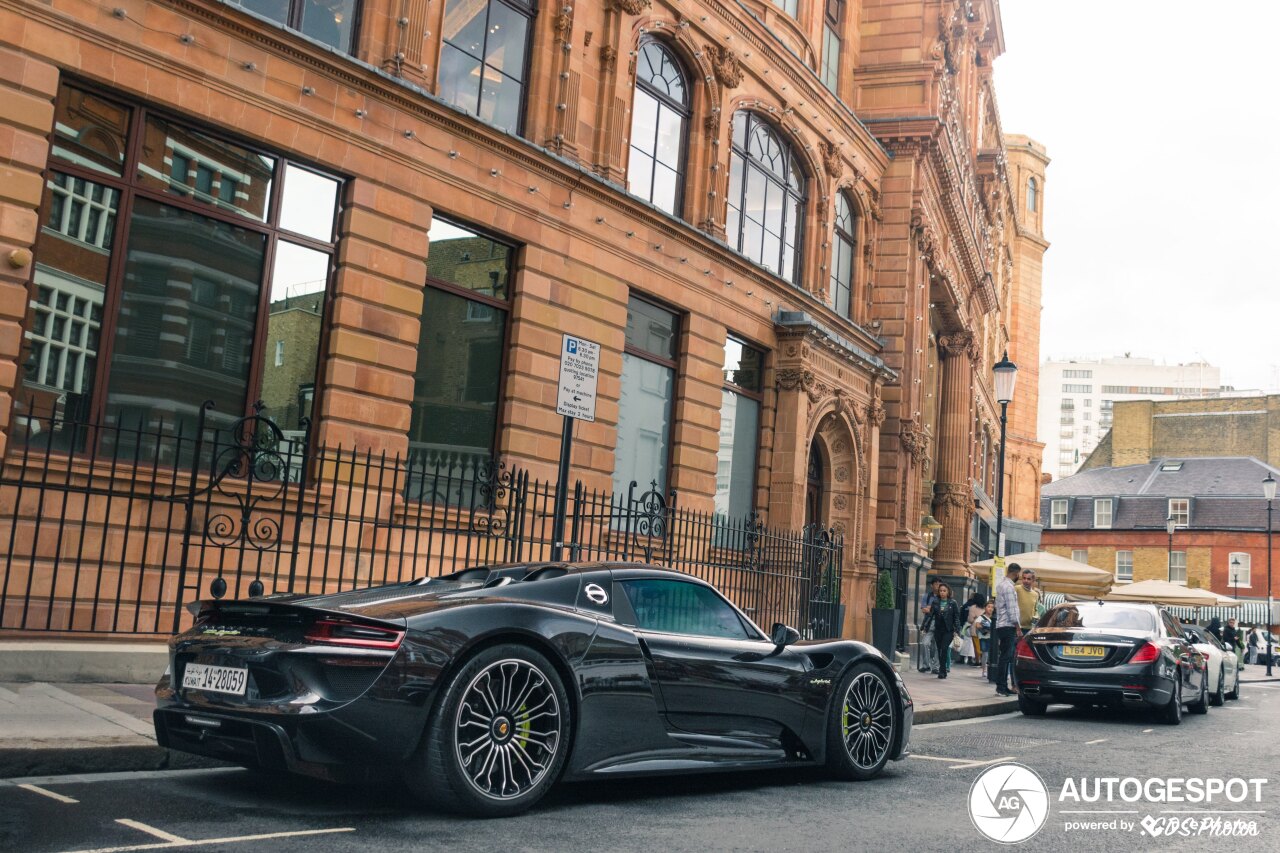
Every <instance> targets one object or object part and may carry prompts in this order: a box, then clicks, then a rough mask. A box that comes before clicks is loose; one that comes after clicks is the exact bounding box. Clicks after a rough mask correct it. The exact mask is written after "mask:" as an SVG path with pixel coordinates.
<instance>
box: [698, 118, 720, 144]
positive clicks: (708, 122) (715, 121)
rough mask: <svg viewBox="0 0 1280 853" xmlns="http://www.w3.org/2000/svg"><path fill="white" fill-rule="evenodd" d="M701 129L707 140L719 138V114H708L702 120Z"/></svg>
mask: <svg viewBox="0 0 1280 853" xmlns="http://www.w3.org/2000/svg"><path fill="white" fill-rule="evenodd" d="M702 129H703V130H705V131H706V133H707V139H719V138H720V113H709V114H708V115H707V117H706V118H705V119H703V120H702Z"/></svg>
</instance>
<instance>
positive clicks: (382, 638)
mask: <svg viewBox="0 0 1280 853" xmlns="http://www.w3.org/2000/svg"><path fill="white" fill-rule="evenodd" d="M303 639H304V640H306V641H307V642H308V643H325V644H326V645H331V646H356V647H357V648H361V649H398V648H400V641H401V640H403V639H404V631H397V630H395V629H394V628H382V627H379V626H377V625H362V624H360V623H357V622H342V621H339V620H337V619H321V620H319V621H318V622H316V623H315V624H313V625H312V626H311V628H310V629H308V631H307V633H306V634H305V635H303Z"/></svg>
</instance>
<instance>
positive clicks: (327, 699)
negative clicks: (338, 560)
mask: <svg viewBox="0 0 1280 853" xmlns="http://www.w3.org/2000/svg"><path fill="white" fill-rule="evenodd" d="M192 610H193V612H195V613H196V621H195V624H194V626H193V627H192V628H191V629H190V630H188V631H186V632H185V633H183V634H180V635H178V636H176V637H174V638H173V640H172V641H171V642H170V651H169V656H170V660H169V670H168V671H167V672H166V674H165V676H164V677H163V678H162V679H161V680H160V683H159V684H158V685H157V686H156V699H157V709H156V711H155V725H156V736H157V740H158V741H159V743H160V744H161V745H162V746H166V747H169V748H171V749H177V750H182V751H185V752H192V753H197V754H200V755H206V756H212V757H215V758H222V759H226V760H228V761H231V762H235V763H238V764H243V765H245V766H248V767H254V768H264V769H273V770H288V771H292V772H297V773H305V774H309V775H315V776H321V777H324V778H329V779H335V780H341V779H349V778H355V779H359V778H368V777H379V778H381V777H385V776H386V774H387V773H388V771H389V770H398V771H401V772H403V774H404V778H405V779H406V780H407V782H408V784H409V786H410V787H411V788H412V789H413V791H414V793H415V794H417V795H418V796H420V797H421V798H422V799H423V800H424V801H425V802H426V803H428V804H431V805H435V806H438V807H441V808H444V809H449V810H453V811H461V812H465V813H469V814H474V815H484V816H501V815H511V814H516V813H518V812H521V811H523V810H525V809H527V808H529V807H530V806H532V805H533V804H534V803H536V802H537V801H538V800H539V799H540V798H541V797H542V796H543V795H544V794H545V793H546V792H547V790H548V789H549V788H550V787H551V786H552V785H554V784H555V783H556V781H557V780H559V779H562V778H563V779H566V780H586V779H594V778H614V777H621V776H632V775H645V774H671V773H690V772H702V771H713V770H741V769H747V768H762V767H777V766H802V765H825V766H826V767H827V768H828V769H829V770H830V771H831V772H832V773H834V774H835V775H836V776H838V777H840V778H845V779H869V778H871V777H873V776H876V775H877V774H879V773H880V772H881V770H882V769H883V768H884V766H885V763H886V762H887V761H889V760H891V759H894V760H896V759H900V758H903V757H904V756H905V755H906V754H907V743H908V739H909V737H910V733H911V723H912V715H913V708H912V703H911V698H910V696H909V695H908V694H907V690H906V687H905V686H904V685H903V683H902V680H901V679H900V678H899V677H898V675H897V673H895V672H894V670H893V668H892V667H891V666H890V664H889V662H888V661H887V660H886V659H885V658H884V656H883V655H881V654H880V652H878V651H877V650H875V649H874V648H873V647H871V646H869V645H867V644H864V643H860V642H856V641H852V640H830V641H804V642H801V641H800V638H799V634H798V633H797V632H796V631H795V630H794V629H792V628H788V627H786V626H785V625H781V624H778V625H774V626H773V630H772V632H771V634H770V635H768V636H766V635H765V634H764V633H763V632H762V631H761V630H760V629H759V628H757V627H756V625H755V624H753V623H752V621H751V620H750V619H748V618H747V617H746V616H745V615H744V614H743V613H742V612H741V611H739V610H738V609H737V608H736V607H734V606H733V605H732V604H731V603H730V602H729V601H728V600H727V599H725V598H724V597H723V596H721V595H720V594H719V593H718V592H717V591H716V590H715V588H714V587H712V586H711V585H710V584H707V583H704V582H703V581H701V580H698V579H697V578H693V577H690V576H688V575H684V574H680V573H678V572H675V571H672V570H669V569H662V568H656V567H652V566H647V565H640V564H629V563H595V564H570V565H562V564H557V563H535V564H524V565H503V566H485V567H477V568H469V569H465V570H463V571H460V572H456V573H454V574H452V575H447V576H444V577H439V578H430V579H426V580H418V581H412V582H409V583H400V584H393V585H389V586H381V587H375V588H372V589H364V590H358V591H351V592H342V593H336V594H331V595H321V596H310V597H308V596H303V595H294V594H277V595H270V596H265V597H260V598H250V599H242V600H235V601H202V602H198V603H197V604H194V605H192Z"/></svg>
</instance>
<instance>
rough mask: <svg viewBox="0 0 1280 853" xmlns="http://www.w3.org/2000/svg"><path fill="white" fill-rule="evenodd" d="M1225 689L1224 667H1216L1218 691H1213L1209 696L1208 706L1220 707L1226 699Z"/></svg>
mask: <svg viewBox="0 0 1280 853" xmlns="http://www.w3.org/2000/svg"><path fill="white" fill-rule="evenodd" d="M1226 689H1227V671H1226V668H1225V667H1221V666H1220V667H1218V689H1217V690H1215V691H1213V693H1212V694H1211V695H1210V696H1209V704H1210V705H1213V706H1215V707H1221V706H1222V705H1223V703H1225V702H1226V701H1227V699H1226Z"/></svg>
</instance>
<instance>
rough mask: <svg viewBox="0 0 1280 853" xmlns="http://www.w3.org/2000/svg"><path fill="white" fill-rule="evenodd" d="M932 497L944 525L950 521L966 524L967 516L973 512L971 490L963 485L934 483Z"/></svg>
mask: <svg viewBox="0 0 1280 853" xmlns="http://www.w3.org/2000/svg"><path fill="white" fill-rule="evenodd" d="M933 495H934V505H935V507H936V508H937V514H938V515H940V516H941V517H942V519H941V520H942V523H943V524H944V525H945V524H946V523H947V522H948V521H950V520H956V521H959V522H963V523H964V524H965V525H967V524H968V520H969V514H970V513H971V512H973V489H971V488H970V487H969V486H967V485H965V484H964V483H936V484H935V485H934V487H933Z"/></svg>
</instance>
